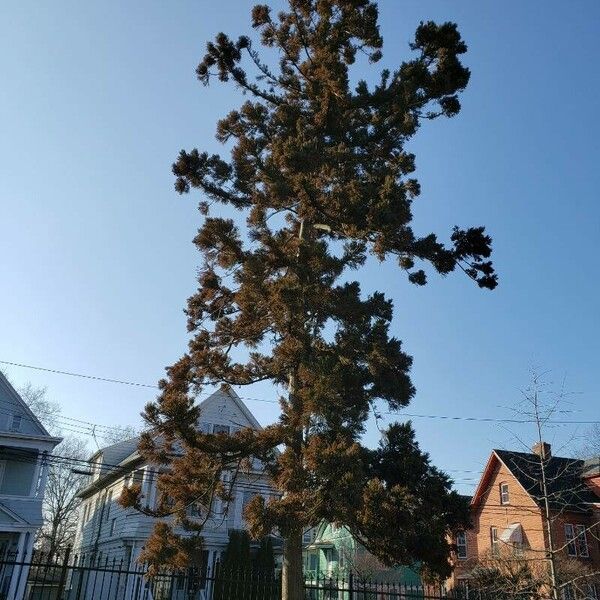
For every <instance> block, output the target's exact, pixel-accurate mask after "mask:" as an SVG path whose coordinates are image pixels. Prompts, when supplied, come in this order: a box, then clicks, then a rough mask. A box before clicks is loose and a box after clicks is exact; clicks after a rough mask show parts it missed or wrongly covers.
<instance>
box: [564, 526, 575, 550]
mask: <svg viewBox="0 0 600 600" xmlns="http://www.w3.org/2000/svg"><path fill="white" fill-rule="evenodd" d="M565 540H566V541H567V554H568V555H569V556H577V543H576V542H575V528H574V527H573V525H571V524H570V523H565Z"/></svg>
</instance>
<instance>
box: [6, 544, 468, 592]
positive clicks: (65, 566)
mask: <svg viewBox="0 0 600 600" xmlns="http://www.w3.org/2000/svg"><path fill="white" fill-rule="evenodd" d="M304 590H305V598H306V600H441V599H459V598H460V599H462V598H465V597H466V596H464V595H463V594H461V593H460V592H459V591H446V590H445V589H444V588H443V587H439V586H420V585H405V584H403V583H401V582H383V581H381V582H378V581H373V580H370V579H362V578H358V577H356V576H352V575H350V576H349V577H347V578H344V577H341V578H332V577H314V576H312V577H310V578H307V579H306V580H305V583H304ZM280 597H281V579H280V577H279V574H278V573H277V572H271V573H267V572H261V571H256V570H244V571H238V570H231V569H226V568H223V567H221V566H220V565H219V564H218V563H216V564H215V565H214V566H211V565H199V566H197V567H192V568H188V569H185V570H181V571H161V572H158V573H153V574H151V573H150V572H149V569H148V568H147V566H145V565H141V564H136V563H135V562H134V563H132V564H129V560H128V559H126V558H120V559H117V558H112V559H111V558H109V557H107V556H102V554H101V553H96V554H95V555H85V554H84V555H75V554H71V553H69V552H67V553H66V554H65V555H64V556H61V557H54V558H53V557H50V556H48V555H44V554H40V553H34V555H33V556H32V557H29V560H19V557H17V556H7V557H5V559H4V560H1V561H0V600H278V599H279V598H280Z"/></svg>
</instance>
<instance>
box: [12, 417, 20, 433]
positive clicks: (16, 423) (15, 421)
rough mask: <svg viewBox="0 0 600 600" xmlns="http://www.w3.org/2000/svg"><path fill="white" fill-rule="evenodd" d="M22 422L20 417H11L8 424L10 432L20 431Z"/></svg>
mask: <svg viewBox="0 0 600 600" xmlns="http://www.w3.org/2000/svg"><path fill="white" fill-rule="evenodd" d="M22 421H23V417H22V415H13V416H12V421H11V423H10V430H11V431H21V423H22Z"/></svg>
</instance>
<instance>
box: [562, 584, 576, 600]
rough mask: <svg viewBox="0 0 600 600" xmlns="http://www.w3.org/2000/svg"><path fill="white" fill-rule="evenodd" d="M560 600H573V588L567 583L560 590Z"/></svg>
mask: <svg viewBox="0 0 600 600" xmlns="http://www.w3.org/2000/svg"><path fill="white" fill-rule="evenodd" d="M561 596H562V600H575V592H574V591H573V586H572V585H571V584H570V583H569V584H567V585H565V587H564V588H563V590H562V594H561Z"/></svg>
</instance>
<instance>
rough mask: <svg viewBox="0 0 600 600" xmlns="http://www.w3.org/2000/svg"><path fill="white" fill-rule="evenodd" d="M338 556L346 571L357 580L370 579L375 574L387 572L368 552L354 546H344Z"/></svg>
mask: <svg viewBox="0 0 600 600" xmlns="http://www.w3.org/2000/svg"><path fill="white" fill-rule="evenodd" d="M340 554H341V556H342V558H343V561H344V563H345V564H346V565H347V566H348V570H349V571H350V572H351V573H353V574H354V575H356V576H357V577H358V578H359V579H371V578H372V577H373V576H374V575H376V574H377V573H381V572H382V571H387V570H388V568H387V567H386V566H384V564H383V563H382V562H381V561H380V560H379V559H378V558H377V557H376V556H373V555H372V554H371V553H370V552H368V551H367V550H365V548H363V547H361V546H356V545H355V544H344V545H343V546H342V547H341V548H340Z"/></svg>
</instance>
